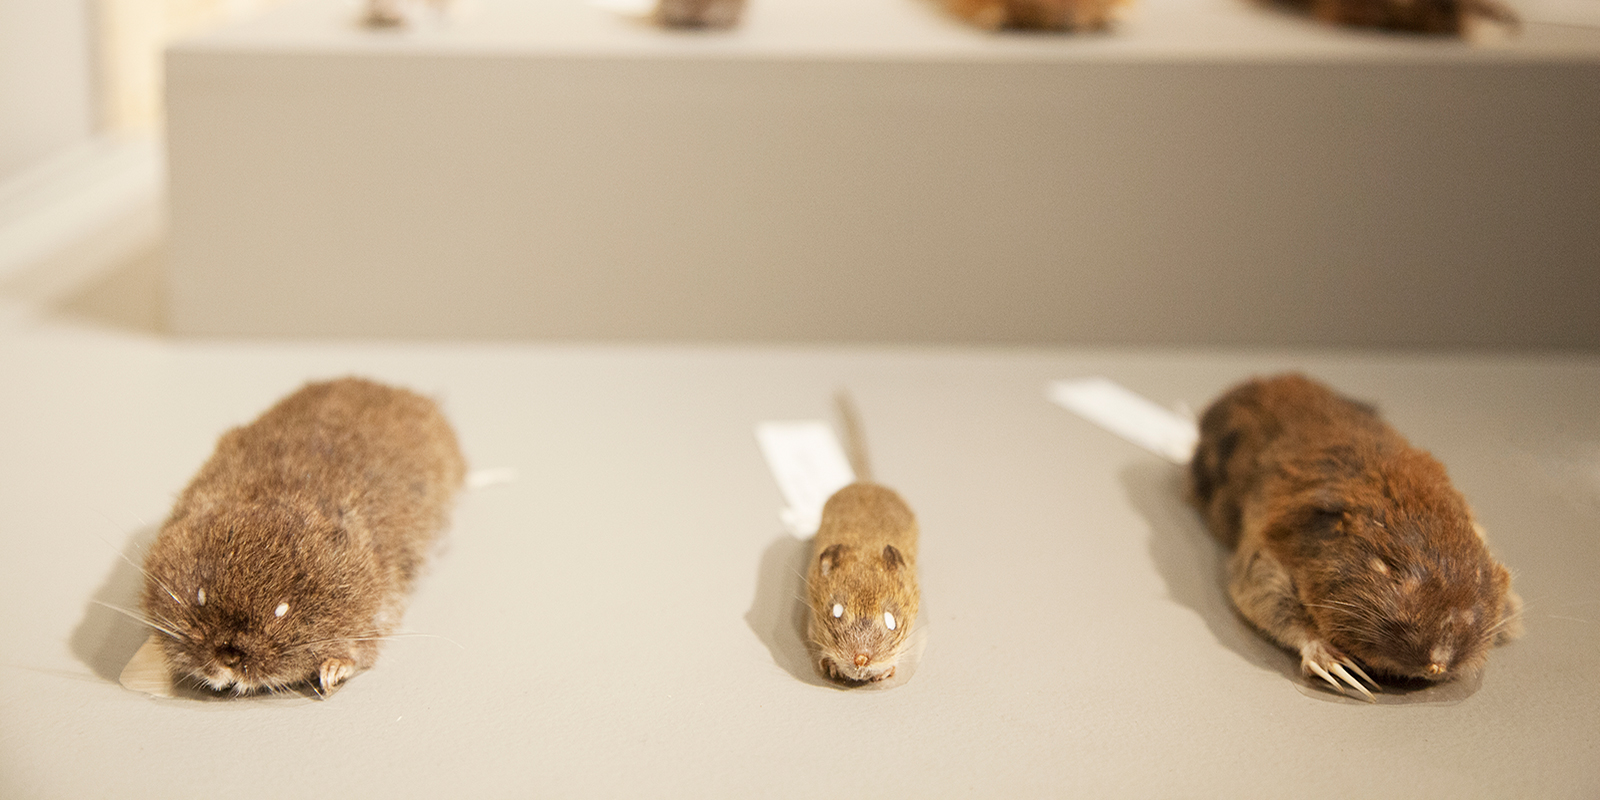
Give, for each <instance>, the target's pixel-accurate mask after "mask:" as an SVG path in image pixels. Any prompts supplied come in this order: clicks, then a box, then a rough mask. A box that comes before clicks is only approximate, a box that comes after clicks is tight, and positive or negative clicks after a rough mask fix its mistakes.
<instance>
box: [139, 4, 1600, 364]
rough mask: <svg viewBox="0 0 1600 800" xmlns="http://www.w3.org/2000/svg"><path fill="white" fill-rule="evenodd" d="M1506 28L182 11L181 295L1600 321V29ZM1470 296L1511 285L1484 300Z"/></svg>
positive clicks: (1432, 340) (443, 312) (664, 309)
mask: <svg viewBox="0 0 1600 800" xmlns="http://www.w3.org/2000/svg"><path fill="white" fill-rule="evenodd" d="M1524 5H1526V6H1527V8H1526V9H1525V11H1527V13H1528V14H1529V20H1528V24H1527V26H1526V28H1525V30H1524V32H1523V33H1522V35H1521V36H1520V37H1518V38H1515V39H1513V40H1511V41H1509V42H1507V43H1506V44H1504V45H1503V46H1497V47H1473V46H1470V45H1468V44H1466V43H1463V42H1459V41H1455V40H1452V39H1448V38H1439V37H1421V38H1417V37H1405V36H1398V35H1392V34H1383V33H1378V32H1371V31H1349V30H1338V29H1333V28H1330V27H1327V26H1322V25H1318V24H1315V23H1313V22H1312V21H1310V20H1307V19H1303V18H1298V17H1295V16H1293V15H1290V14H1286V13H1282V12H1278V11H1274V10H1272V9H1271V8H1268V7H1265V6H1263V5H1259V4H1253V3H1249V2H1243V1H1240V2H1235V1H1234V0H1146V1H1144V2H1140V3H1138V4H1136V5H1135V10H1136V15H1135V18H1134V19H1132V20H1129V21H1128V22H1126V23H1125V24H1122V25H1119V26H1118V27H1117V28H1116V30H1115V32H1114V33H1112V34H1107V35H1084V36H1040V35H1026V34H1023V35H1014V36H1001V35H993V34H989V33H985V32H981V31H976V30H972V29H969V28H965V27H963V26H961V25H960V24H959V23H957V22H956V21H954V20H953V19H951V18H949V17H947V16H946V15H944V14H942V13H941V12H940V10H939V8H938V7H937V5H936V4H935V3H933V2H920V1H919V0H754V1H753V2H751V3H750V4H749V9H748V16H747V18H746V19H745V21H744V23H743V24H742V25H741V26H740V27H739V28H738V29H736V30H733V31H729V32H726V33H701V34H692V33H691V34H685V33H682V32H668V31H662V30H658V29H655V28H653V27H651V26H649V25H646V24H643V23H641V22H638V21H636V20H630V19H626V18H622V17H619V16H617V15H615V14H613V13H610V12H608V11H604V10H602V9H600V8H597V7H595V6H593V5H591V4H589V3H586V2H584V0H548V1H547V2H520V1H519V0H477V2H476V4H472V5H468V7H467V8H465V9H464V10H463V12H462V14H461V15H460V16H459V18H458V19H456V20H454V21H451V22H448V23H433V24H429V25H425V26H421V27H419V28H417V29H415V30H411V31H404V32H395V31H390V32H381V33H374V32H372V31H366V30H362V29H360V28H359V27H357V26H356V25H355V24H354V20H355V18H356V11H355V6H354V4H352V3H348V2H345V3H341V2H336V0H312V1H311V2H305V3H300V4H296V5H291V6H285V7H283V8H281V9H279V10H277V11H274V12H273V13H272V14H271V15H269V16H268V17H266V18H263V19H261V20H258V21H255V22H252V23H249V24H244V25H239V26H236V27H232V28H229V29H226V30H223V31H218V32H216V33H214V34H211V35H207V36H204V37H200V38H197V39H194V40H190V41H187V42H184V43H181V44H179V45H177V46H175V47H174V48H173V49H172V50H171V51H170V52H169V56H168V67H169V83H168V86H169V97H168V123H169V125H168V130H169V132H170V146H169V156H170V158H169V161H170V164H171V175H172V219H173V241H172V270H171V274H172V282H171V284H170V286H169V287H168V289H167V295H166V296H167V301H168V311H169V322H170V325H171V329H172V330H173V331H174V332H176V333H179V334H188V335H193V334H199V335H215V334H226V335H234V334H244V335H269V336H271V335H292V336H390V337H411V338H417V337H422V338H427V337H441V336H442V337H451V338H461V337H472V338H543V339H551V338H554V339H566V340H591V341H592V340H612V341H619V340H621V341H627V340H638V339H653V340H662V339H665V340H677V341H701V342H704V341H722V342H746V341H766V342H775V341H785V342H819V341H821V342H883V341H889V342H903V343H939V344H967V343H989V344H1001V343H1003V344H1061V343H1084V342H1089V343H1106V344H1129V343H1134V344H1161V343H1170V342H1184V343H1195V344H1198V343H1207V344H1221V345H1240V344H1247V345H1260V344H1282V343H1291V344H1308V345H1314V344H1319V343H1320V344H1341V345H1350V346H1419V345H1420V346H1463V345H1465V346H1499V345H1508V344H1509V345H1521V346H1545V347H1551V346H1553V347H1589V348H1593V347H1597V346H1600V322H1597V317H1596V316H1595V315H1594V314H1592V313H1587V312H1588V311H1589V304H1588V301H1587V298H1592V297H1594V296H1597V295H1600V270H1595V269H1593V266H1594V265H1595V264H1596V263H1600V227H1597V226H1596V225H1594V213H1593V209H1595V208H1597V207H1600V147H1596V146H1595V142H1596V141H1600V28H1595V27H1584V26H1581V25H1557V24H1550V23H1549V22H1548V21H1541V20H1542V19H1544V18H1541V17H1538V16H1537V15H1535V14H1534V13H1533V12H1535V11H1537V10H1538V6H1537V4H1534V3H1532V2H1529V3H1525V4H1524ZM1462 309H1471V313H1463V311H1462Z"/></svg>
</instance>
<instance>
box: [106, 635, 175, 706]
mask: <svg viewBox="0 0 1600 800" xmlns="http://www.w3.org/2000/svg"><path fill="white" fill-rule="evenodd" d="M159 637H160V634H157V633H152V634H150V638H148V639H146V640H145V641H144V644H143V645H142V646H140V647H139V649H138V650H136V651H134V654H133V658H130V659H128V664H127V666H125V667H123V668H122V675H121V676H119V678H118V680H119V681H120V682H121V683H122V685H123V687H124V688H127V689H131V690H133V691H135V692H144V693H145V694H148V695H153V696H155V697H172V696H173V694H175V693H176V690H175V689H174V688H173V685H172V673H171V672H170V671H169V670H168V669H167V657H166V656H164V655H162V654H161V641H160V638H159Z"/></svg>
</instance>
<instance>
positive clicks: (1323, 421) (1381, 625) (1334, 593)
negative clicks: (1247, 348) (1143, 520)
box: [1190, 375, 1521, 699]
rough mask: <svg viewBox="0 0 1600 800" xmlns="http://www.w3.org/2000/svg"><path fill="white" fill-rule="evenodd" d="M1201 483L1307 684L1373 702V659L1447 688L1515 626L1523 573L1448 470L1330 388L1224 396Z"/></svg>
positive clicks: (1287, 382)
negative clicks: (1353, 692)
mask: <svg viewBox="0 0 1600 800" xmlns="http://www.w3.org/2000/svg"><path fill="white" fill-rule="evenodd" d="M1190 480H1191V490H1192V499H1193V500H1194V501H1195V503H1196V504H1197V505H1198V506H1199V507H1200V509H1201V510H1202V511H1203V512H1204V514H1205V516H1206V520H1207V522H1208V523H1209V525H1210V527H1211V530H1212V532H1213V533H1215V534H1216V535H1217V536H1218V537H1219V538H1220V539H1222V540H1223V541H1224V542H1225V543H1227V544H1229V545H1231V546H1233V547H1235V548H1236V551H1235V553H1234V555H1233V557H1232V559H1231V561H1230V563H1229V567H1228V571H1229V577H1228V594H1229V595H1230V596H1231V597H1232V598H1233V602H1234V605H1235V606H1237V607H1238V609H1239V612H1240V613H1241V614H1243V615H1244V617H1245V619H1248V620H1249V621H1250V622H1251V623H1253V624H1255V626H1256V627H1258V628H1260V629H1261V630H1262V631H1263V632H1264V633H1266V634H1267V635H1268V636H1270V637H1272V638H1273V639H1274V640H1275V641H1277V642H1278V643H1279V644H1281V645H1283V646H1284V647H1286V648H1288V649H1290V650H1292V651H1295V652H1298V653H1299V654H1300V659H1301V669H1302V670H1304V672H1305V674H1306V675H1307V676H1308V677H1309V676H1311V675H1316V676H1319V677H1321V678H1323V679H1324V680H1326V681H1328V682H1329V683H1331V684H1333V685H1334V686H1335V687H1336V688H1343V687H1341V686H1340V684H1339V681H1340V680H1342V681H1344V682H1345V683H1347V684H1349V685H1350V686H1352V687H1354V688H1355V689H1357V690H1359V691H1361V692H1362V694H1364V695H1366V696H1367V697H1368V698H1369V699H1371V697H1372V695H1371V693H1370V692H1368V691H1367V690H1366V688H1365V687H1363V686H1362V685H1361V683H1360V682H1359V681H1358V680H1357V679H1356V677H1355V676H1359V677H1361V678H1364V679H1365V680H1367V681H1368V682H1369V683H1371V682H1372V679H1371V678H1369V677H1367V674H1366V672H1364V671H1363V670H1362V667H1363V666H1364V667H1366V668H1367V669H1369V670H1371V671H1373V672H1375V673H1378V674H1380V675H1389V676H1394V677H1400V678H1420V679H1425V680H1429V681H1442V680H1449V679H1451V678H1454V677H1457V676H1459V675H1462V674H1464V673H1467V672H1470V671H1472V670H1476V669H1477V668H1478V667H1479V666H1481V665H1482V664H1483V662H1484V659H1485V658H1486V657H1487V655H1488V650H1489V647H1490V646H1492V645H1495V644H1500V643H1502V642H1505V641H1508V640H1509V639H1511V638H1512V637H1514V636H1516V635H1517V633H1518V632H1519V631H1518V622H1517V614H1518V611H1519V609H1520V606H1521V601H1520V600H1519V599H1518V598H1517V595H1516V594H1515V593H1514V592H1512V591H1511V575H1510V573H1509V572H1507V570H1506V568H1505V567H1504V566H1502V565H1501V564H1500V563H1499V562H1497V561H1495V559H1494V558H1493V557H1492V556H1490V555H1489V549H1488V547H1487V546H1486V545H1485V543H1484V538H1483V534H1482V531H1481V530H1480V529H1479V528H1478V526H1477V525H1476V524H1475V523H1474V522H1473V519H1472V512H1471V510H1470V509H1469V508H1468V507H1467V502H1466V500H1465V499H1464V498H1463V497H1462V496H1461V493H1460V492H1457V491H1456V490H1455V488H1454V487H1452V486H1451V485H1450V480H1449V478H1448V477H1447V476H1446V474H1445V469H1444V466H1443V465H1442V464H1440V463H1439V462H1438V461H1437V460H1435V459H1434V458H1433V457H1432V456H1430V455H1428V454H1427V453H1426V452H1424V451H1422V450H1418V449H1416V448H1414V447H1412V446H1411V445H1410V444H1408V443H1407V442H1406V440H1405V439H1404V438H1402V437H1401V436H1400V434H1399V433H1397V432H1395V430H1394V429H1393V428H1391V427H1389V426H1388V424H1386V423H1385V422H1384V421H1383V420H1381V419H1379V418H1378V415H1377V412H1375V411H1374V410H1373V409H1372V408H1371V407H1369V406H1365V405H1362V404H1360V403H1356V402H1353V401H1351V400H1347V399H1345V398H1343V397H1340V396H1339V395H1337V394H1334V393H1333V392H1332V391H1331V390H1329V389H1328V388H1327V387H1326V386H1323V385H1322V384H1319V383H1316V382H1314V381H1311V380H1308V379H1307V378H1305V377H1303V376H1300V375H1284V376H1279V377H1274V378H1266V379H1257V380H1252V381H1249V382H1246V383H1244V384H1242V385H1240V386H1238V387H1236V388H1234V389H1233V390H1231V391H1229V392H1228V393H1227V394H1225V395H1223V396H1222V398H1221V399H1219V400H1217V401H1216V402H1215V403H1214V404H1212V406H1211V407H1210V408H1209V409H1207V410H1206V413H1205V415H1204V416H1203V417H1202V418H1201V420H1200V444H1199V446H1198V447H1197V448H1196V450H1195V456H1194V460H1193V462H1192V463H1191V465H1190ZM1351 673H1354V674H1355V675H1354V676H1352V674H1351ZM1373 685H1374V686H1376V685H1377V684H1375V683H1374V684H1373Z"/></svg>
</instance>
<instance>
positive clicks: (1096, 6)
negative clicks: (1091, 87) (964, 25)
mask: <svg viewBox="0 0 1600 800" xmlns="http://www.w3.org/2000/svg"><path fill="white" fill-rule="evenodd" d="M1121 2H1122V0H948V5H949V7H950V11H951V13H953V14H955V15H956V16H958V17H961V18H962V19H964V20H966V21H967V22H970V23H972V24H973V25H976V26H978V27H980V28H988V29H989V30H999V29H1001V28H1019V29H1032V30H1055V31H1096V30H1101V29H1103V28H1106V27H1107V26H1109V25H1110V24H1111V17H1112V12H1113V11H1114V10H1115V9H1116V7H1117V6H1118V5H1120V4H1121Z"/></svg>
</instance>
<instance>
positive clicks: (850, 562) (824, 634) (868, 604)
mask: <svg viewBox="0 0 1600 800" xmlns="http://www.w3.org/2000/svg"><path fill="white" fill-rule="evenodd" d="M809 592H810V600H811V624H810V626H809V629H808V635H809V636H810V637H811V641H812V643H813V644H815V645H816V646H817V650H818V655H819V661H818V667H819V668H820V669H821V670H822V672H823V673H825V674H826V675H828V676H829V677H831V678H835V679H837V680H843V681H850V682H855V683H869V682H875V681H881V680H884V679H886V678H889V677H892V676H893V675H894V671H895V664H896V663H898V662H899V660H900V654H901V653H903V652H904V651H905V648H906V644H907V642H908V641H909V637H910V634H911V626H912V623H913V622H915V620H916V617H917V576H916V567H915V565H913V564H912V563H910V562H909V561H908V560H907V559H906V557H905V554H904V553H902V552H901V551H900V550H899V549H898V548H896V547H895V546H894V545H884V546H883V547H882V548H881V549H867V548H862V547H856V546H852V545H845V544H835V545H831V546H829V547H827V548H826V549H824V550H823V551H822V552H821V553H818V554H817V557H816V561H815V562H814V563H813V564H812V565H811V579H810V582H809Z"/></svg>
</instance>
